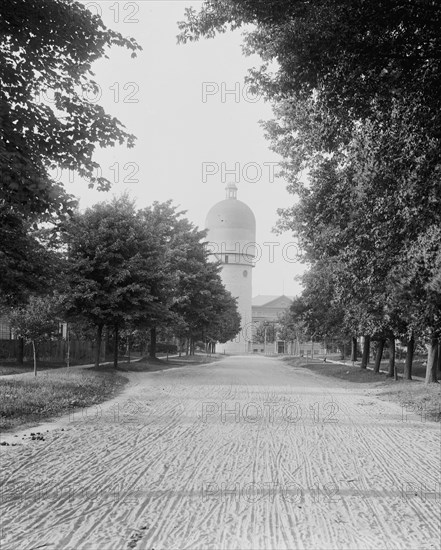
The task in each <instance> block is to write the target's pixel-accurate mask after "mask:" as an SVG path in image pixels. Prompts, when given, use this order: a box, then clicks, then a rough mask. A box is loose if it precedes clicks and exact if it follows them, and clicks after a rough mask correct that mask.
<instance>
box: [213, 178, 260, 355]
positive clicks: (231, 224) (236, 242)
mask: <svg viewBox="0 0 441 550" xmlns="http://www.w3.org/2000/svg"><path fill="white" fill-rule="evenodd" d="M225 190H226V198H225V200H223V201H220V202H218V203H217V204H215V205H214V206H213V207H212V208H211V209H210V211H209V212H208V214H207V219H206V221H205V227H206V229H207V230H208V234H207V241H208V245H207V248H208V250H209V251H210V252H211V253H212V254H213V256H214V257H215V259H217V260H219V261H220V262H221V263H222V271H221V277H222V281H223V283H224V285H225V287H226V289H227V290H229V291H230V292H231V294H232V295H233V297H234V298H238V310H239V313H240V316H241V327H242V330H241V332H240V334H239V335H238V336H237V337H236V338H235V339H234V340H231V341H230V342H227V343H226V344H218V346H217V351H218V352H220V353H223V352H224V351H225V353H232V354H238V353H247V352H248V351H250V347H251V341H252V323H251V298H252V268H253V267H254V266H253V260H254V257H255V247H256V219H255V217H254V214H253V212H252V210H251V208H250V207H249V206H247V205H246V204H245V203H244V202H242V201H239V200H237V187H236V185H235V184H234V183H230V184H228V185H227V187H226V188H225Z"/></svg>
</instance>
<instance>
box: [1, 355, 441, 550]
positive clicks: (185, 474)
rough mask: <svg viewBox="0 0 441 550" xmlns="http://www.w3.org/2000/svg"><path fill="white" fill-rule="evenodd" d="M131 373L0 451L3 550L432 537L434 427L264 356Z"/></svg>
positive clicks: (351, 544)
mask: <svg viewBox="0 0 441 550" xmlns="http://www.w3.org/2000/svg"><path fill="white" fill-rule="evenodd" d="M130 376H131V384H130V386H129V387H128V388H127V390H126V391H125V393H124V394H123V395H122V396H120V397H119V398H118V400H114V401H112V402H108V403H105V404H103V405H102V406H101V407H98V408H96V409H88V410H87V411H77V412H76V413H75V414H74V415H71V417H70V418H64V419H60V421H59V422H57V424H56V425H55V427H54V426H52V427H51V428H50V429H49V427H41V428H40V429H38V430H37V429H34V430H27V431H26V434H27V435H29V433H30V432H31V431H32V432H34V433H35V432H36V431H40V432H41V433H42V434H44V440H36V441H29V439H28V438H25V439H24V440H22V434H17V435H18V437H15V438H14V437H13V436H12V437H9V439H8V441H14V442H17V443H23V445H16V446H9V447H0V449H1V450H0V452H1V479H0V481H1V484H2V494H1V499H2V500H1V506H2V519H1V521H2V523H1V528H0V536H1V539H0V542H1V544H0V548H1V549H2V550H9V549H13V548H14V549H15V548H17V549H18V548H20V549H21V550H24V549H26V548H27V549H31V548H32V549H34V548H44V549H45V550H53V549H77V550H80V549H93V550H96V549H105V550H107V549H117V550H120V549H125V548H136V549H137V550H138V549H139V550H141V549H144V550H146V549H154V550H161V549H167V550H170V549H178V548H182V549H187V548H188V549H282V548H288V549H297V548H299V549H303V548H305V549H337V548H347V549H367V548H381V549H383V548H388V549H395V548H396V549H404V548H406V549H429V548H438V547H439V546H440V542H441V514H440V504H441V495H440V491H441V486H440V477H439V476H440V465H441V447H440V445H441V437H440V435H441V432H440V424H439V423H434V422H428V421H425V419H424V418H421V417H419V416H416V415H415V414H413V413H411V412H408V411H406V410H404V409H403V410H402V408H401V407H400V406H398V405H396V404H393V403H388V402H384V401H379V400H376V399H375V398H372V397H371V396H369V395H368V394H367V392H366V391H365V390H360V389H358V390H354V389H351V388H348V387H345V385H344V383H342V382H340V381H337V380H334V379H331V378H323V377H320V376H317V375H315V374H313V373H311V372H309V371H307V370H304V369H300V368H294V367H291V366H289V365H287V364H286V363H283V362H281V361H278V360H276V359H270V358H263V357H237V358H227V359H225V360H223V361H220V362H218V363H212V364H210V365H206V366H188V367H179V368H176V369H170V370H166V371H162V372H161V371H158V372H152V373H144V374H138V373H132V374H131V375H130ZM46 428H48V429H49V432H46V431H45V430H46Z"/></svg>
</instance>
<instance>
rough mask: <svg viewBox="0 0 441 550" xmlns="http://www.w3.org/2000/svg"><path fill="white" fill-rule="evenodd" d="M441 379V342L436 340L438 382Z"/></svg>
mask: <svg viewBox="0 0 441 550" xmlns="http://www.w3.org/2000/svg"><path fill="white" fill-rule="evenodd" d="M440 378H441V340H438V380H439V379H440Z"/></svg>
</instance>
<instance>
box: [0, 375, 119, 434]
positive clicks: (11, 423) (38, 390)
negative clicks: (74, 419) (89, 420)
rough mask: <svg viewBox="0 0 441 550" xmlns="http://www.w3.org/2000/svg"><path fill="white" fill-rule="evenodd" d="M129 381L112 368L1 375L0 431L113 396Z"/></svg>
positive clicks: (58, 414) (61, 413)
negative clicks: (25, 375)
mask: <svg viewBox="0 0 441 550" xmlns="http://www.w3.org/2000/svg"><path fill="white" fill-rule="evenodd" d="M127 382H128V380H127V378H125V377H124V376H121V374H118V372H115V371H114V370H113V369H112V368H105V367H100V369H99V370H94V369H87V370H82V369H79V370H72V371H67V370H66V369H63V370H62V371H60V372H56V371H51V372H45V373H40V374H39V375H38V376H37V377H36V378H34V377H33V376H32V377H30V376H29V377H25V378H22V379H18V378H2V377H0V430H1V431H6V430H11V429H13V428H16V427H18V426H23V427H24V426H26V425H28V424H30V423H33V424H35V423H39V422H42V421H43V420H46V419H48V418H50V417H54V416H60V415H63V414H67V413H68V412H69V410H72V408H75V409H76V408H80V407H89V406H91V405H94V404H98V403H102V402H103V401H106V400H107V399H111V398H112V397H114V396H115V395H116V394H117V393H119V391H121V389H122V388H123V387H124V385H125V384H126V383H127Z"/></svg>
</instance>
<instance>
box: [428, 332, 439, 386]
mask: <svg viewBox="0 0 441 550" xmlns="http://www.w3.org/2000/svg"><path fill="white" fill-rule="evenodd" d="M437 362H438V340H437V338H431V339H430V343H429V344H428V345H427V367H426V384H436V383H437V382H438V378H437V375H436V369H437Z"/></svg>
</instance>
